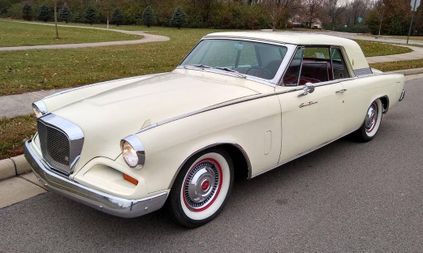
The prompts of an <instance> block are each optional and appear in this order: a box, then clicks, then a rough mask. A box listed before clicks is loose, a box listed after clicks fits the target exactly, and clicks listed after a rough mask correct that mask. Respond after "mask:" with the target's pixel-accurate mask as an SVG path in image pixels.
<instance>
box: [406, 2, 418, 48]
mask: <svg viewBox="0 0 423 253" xmlns="http://www.w3.org/2000/svg"><path fill="white" fill-rule="evenodd" d="M411 1H413V0H411ZM419 4H420V1H419ZM416 5H417V0H414V4H413V6H412V9H411V22H410V28H408V35H407V45H408V41H409V40H410V35H411V30H412V28H413V22H414V14H415V13H416V11H417V7H418V6H416Z"/></svg>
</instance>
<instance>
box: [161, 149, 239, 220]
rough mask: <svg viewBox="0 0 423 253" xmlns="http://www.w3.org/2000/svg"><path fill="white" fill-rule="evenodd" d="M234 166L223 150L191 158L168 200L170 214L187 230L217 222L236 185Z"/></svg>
mask: <svg viewBox="0 0 423 253" xmlns="http://www.w3.org/2000/svg"><path fill="white" fill-rule="evenodd" d="M233 174H234V172H233V164H232V160H231V158H230V157H229V155H228V154H227V153H226V152H225V151H224V150H222V149H210V150H208V151H204V152H201V153H200V154H197V155H195V156H194V157H192V158H191V159H189V160H188V161H187V162H186V164H185V165H184V166H183V167H182V169H181V171H180V172H179V174H178V177H177V178H176V181H175V183H174V185H173V187H172V189H171V192H170V196H169V199H168V207H169V211H170V213H171V214H172V216H173V217H174V218H175V220H176V221H177V222H178V223H180V224H181V225H183V226H186V227H190V228H193V227H198V226H201V225H203V224H205V223H207V222H209V221H210V220H212V219H214V218H215V217H216V216H217V215H218V214H219V213H220V211H221V210H222V209H223V206H224V204H225V202H226V200H227V199H228V197H229V195H230V192H231V189H232V185H233Z"/></svg>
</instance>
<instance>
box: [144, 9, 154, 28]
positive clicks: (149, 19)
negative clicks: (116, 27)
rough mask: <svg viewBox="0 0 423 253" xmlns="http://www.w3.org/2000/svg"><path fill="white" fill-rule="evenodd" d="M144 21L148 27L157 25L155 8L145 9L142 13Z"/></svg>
mask: <svg viewBox="0 0 423 253" xmlns="http://www.w3.org/2000/svg"><path fill="white" fill-rule="evenodd" d="M142 21H143V23H144V25H146V26H147V27H150V26H152V25H154V24H155V23H156V16H155V14H154V10H153V8H151V6H150V5H149V6H147V7H146V8H145V9H144V11H143V13H142Z"/></svg>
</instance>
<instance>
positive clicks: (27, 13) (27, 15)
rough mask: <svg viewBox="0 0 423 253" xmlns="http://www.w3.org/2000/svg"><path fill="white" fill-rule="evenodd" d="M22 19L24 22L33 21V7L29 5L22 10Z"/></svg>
mask: <svg viewBox="0 0 423 253" xmlns="http://www.w3.org/2000/svg"><path fill="white" fill-rule="evenodd" d="M22 18H23V19H24V20H31V19H32V7H31V5H29V4H25V5H24V6H23V8H22Z"/></svg>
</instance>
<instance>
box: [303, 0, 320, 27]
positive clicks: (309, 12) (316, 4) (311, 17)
mask: <svg viewBox="0 0 423 253" xmlns="http://www.w3.org/2000/svg"><path fill="white" fill-rule="evenodd" d="M322 4H323V0H304V7H305V8H306V16H307V18H306V19H307V25H308V26H309V27H310V28H311V26H312V24H313V22H315V21H316V19H317V18H318V17H319V13H320V10H321V8H322Z"/></svg>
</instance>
